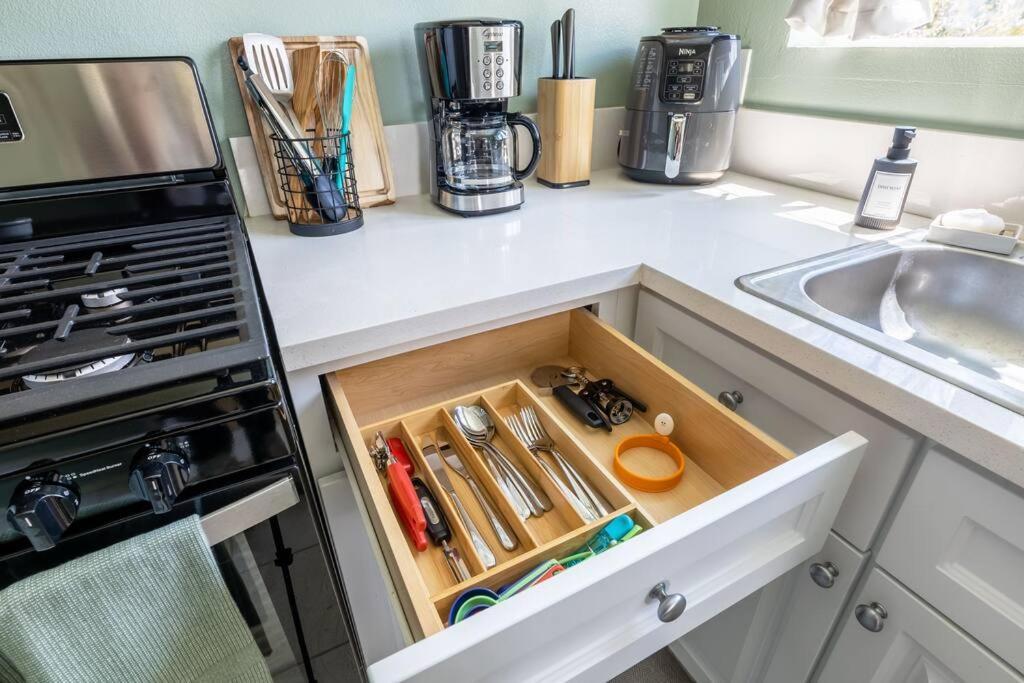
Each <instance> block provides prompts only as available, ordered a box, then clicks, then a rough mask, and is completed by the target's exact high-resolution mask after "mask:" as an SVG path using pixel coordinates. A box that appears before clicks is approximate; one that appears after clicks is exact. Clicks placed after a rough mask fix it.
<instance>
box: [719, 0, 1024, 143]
mask: <svg viewBox="0 0 1024 683" xmlns="http://www.w3.org/2000/svg"><path fill="white" fill-rule="evenodd" d="M790 4H791V0H703V1H702V2H701V3H700V13H699V21H700V22H701V23H709V24H716V25H718V26H721V27H722V28H723V29H725V30H728V31H731V32H734V33H739V34H740V35H741V36H742V39H743V43H744V45H745V47H751V48H753V50H754V55H753V60H752V62H751V72H750V81H749V83H748V87H747V97H746V105H747V106H750V107H758V108H763V109H776V110H782V111H793V112H798V113H806V114H815V115H822V116H834V117H842V118H854V119H862V120H870V121H878V122H888V123H907V124H917V125H921V126H928V127H933V128H947V129H952V130H961V131H967V132H976V133H990V134H995V135H1007V136H1012V137H1024V47H1020V48H961V47H955V48H950V47H932V48H820V49H819V48H799V49H796V48H787V47H786V40H787V36H788V27H787V25H786V23H785V22H784V21H783V17H784V16H785V14H786V11H787V9H788V8H789V5H790Z"/></svg>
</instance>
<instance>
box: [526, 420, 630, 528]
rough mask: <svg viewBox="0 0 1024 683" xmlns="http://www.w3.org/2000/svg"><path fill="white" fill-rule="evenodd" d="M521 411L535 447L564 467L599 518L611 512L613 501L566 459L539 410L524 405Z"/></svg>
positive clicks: (579, 493) (567, 476) (573, 485)
mask: <svg viewBox="0 0 1024 683" xmlns="http://www.w3.org/2000/svg"><path fill="white" fill-rule="evenodd" d="M519 413H520V415H521V416H522V418H523V424H524V426H525V427H526V430H527V433H528V434H529V436H530V437H531V438H532V439H533V444H534V447H535V448H537V449H538V450H542V451H547V452H548V453H550V454H551V455H552V457H553V458H554V459H555V460H556V461H557V462H558V464H559V466H560V467H561V468H562V471H563V472H565V476H566V478H567V479H568V480H569V485H570V486H572V488H573V490H574V491H576V492H577V495H579V496H580V498H581V499H582V500H583V501H584V502H585V503H589V504H590V507H592V508H593V510H594V512H595V513H596V514H597V516H598V518H601V517H604V516H606V515H608V514H610V513H611V503H609V502H608V501H607V500H606V499H605V498H604V496H602V495H601V494H600V492H598V491H597V490H596V489H595V488H594V487H593V486H591V485H590V484H589V483H588V482H587V480H586V479H585V478H584V477H583V475H582V474H580V472H579V471H578V470H577V469H576V468H575V467H573V466H572V463H570V462H569V461H568V460H566V459H565V456H564V455H562V453H561V452H560V451H559V450H558V448H557V447H556V446H555V442H554V440H552V438H551V437H550V436H548V433H547V430H545V429H544V424H543V423H542V422H541V421H540V418H538V417H537V411H535V410H534V408H533V406H524V407H523V409H522V410H520V411H519Z"/></svg>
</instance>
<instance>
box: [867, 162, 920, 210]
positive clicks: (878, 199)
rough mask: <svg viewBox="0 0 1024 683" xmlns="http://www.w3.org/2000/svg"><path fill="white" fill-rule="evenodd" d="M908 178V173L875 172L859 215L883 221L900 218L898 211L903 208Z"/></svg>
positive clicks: (908, 184)
mask: <svg viewBox="0 0 1024 683" xmlns="http://www.w3.org/2000/svg"><path fill="white" fill-rule="evenodd" d="M910 178H911V174H910V173H886V172H885V171H875V175H874V177H873V178H872V179H871V189H869V190H868V198H867V200H866V201H865V202H864V210H863V211H862V212H861V213H862V214H863V215H864V216H867V217H868V218H877V219H879V220H883V221H894V220H897V219H898V218H899V217H900V209H901V208H903V196H904V195H906V194H907V188H909V187H910Z"/></svg>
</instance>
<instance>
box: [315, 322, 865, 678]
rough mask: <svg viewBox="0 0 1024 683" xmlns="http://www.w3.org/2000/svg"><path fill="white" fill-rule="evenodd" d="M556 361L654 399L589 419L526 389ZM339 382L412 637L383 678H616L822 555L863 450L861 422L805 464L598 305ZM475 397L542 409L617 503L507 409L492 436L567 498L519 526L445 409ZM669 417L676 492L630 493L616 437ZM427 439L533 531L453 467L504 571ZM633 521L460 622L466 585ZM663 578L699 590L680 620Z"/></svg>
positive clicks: (353, 447) (352, 445) (337, 400)
mask: <svg viewBox="0 0 1024 683" xmlns="http://www.w3.org/2000/svg"><path fill="white" fill-rule="evenodd" d="M546 364H559V365H582V366H584V367H586V368H587V369H588V371H589V373H590V374H591V375H592V376H594V377H610V378H612V379H613V380H614V381H615V383H616V384H617V385H618V386H620V387H621V388H622V389H624V390H625V391H626V392H628V393H630V394H632V395H633V396H636V397H637V398H639V399H641V400H643V401H645V402H647V403H648V405H649V409H648V411H647V412H646V413H645V414H643V415H640V414H639V413H636V414H634V417H633V418H632V419H631V420H630V421H629V422H627V423H626V424H624V425H620V426H617V427H616V428H615V430H614V432H613V433H612V434H608V433H606V432H604V431H601V430H593V429H590V428H588V427H585V426H583V425H582V424H581V423H580V422H578V421H577V420H576V419H575V418H574V417H573V416H572V414H571V413H569V412H568V411H567V410H566V409H565V408H564V407H563V406H562V405H561V404H560V403H559V402H558V401H557V400H555V399H554V398H553V397H552V396H550V395H547V396H544V395H541V391H540V390H539V389H537V388H536V387H535V386H534V385H533V384H532V383H531V382H530V380H529V376H530V372H531V371H532V370H533V368H535V367H538V366H540V365H546ZM327 380H328V391H329V393H330V395H331V396H330V399H332V400H333V403H334V407H335V410H336V414H337V418H338V422H339V424H340V429H341V431H342V436H343V440H344V441H345V446H346V449H347V452H348V458H349V467H350V472H351V474H352V476H350V477H349V478H350V480H352V481H354V482H355V484H356V485H357V488H358V491H357V493H358V495H360V496H362V498H363V501H364V503H365V506H366V509H367V511H368V514H369V517H370V521H371V523H372V526H373V529H372V530H371V534H372V535H374V536H375V537H376V539H377V540H378V542H379V543H380V546H381V551H382V555H383V557H384V558H385V560H386V563H387V572H388V573H389V574H390V577H391V579H392V581H393V583H394V586H395V590H396V593H397V595H398V596H399V598H400V601H401V603H402V609H403V611H404V617H405V621H406V622H407V623H408V625H409V629H410V632H411V633H412V634H413V637H414V639H415V640H416V642H414V643H413V644H411V645H409V646H408V647H406V648H405V649H403V650H401V651H400V652H397V653H395V654H394V655H392V656H390V657H387V658H385V659H384V660H382V661H379V662H377V663H375V664H373V665H371V666H370V667H369V669H368V673H369V676H370V678H371V679H372V680H375V681H377V680H379V681H393V680H405V679H410V678H416V680H418V681H419V680H423V681H444V682H448V681H468V680H484V679H486V680H489V681H491V680H509V681H524V680H545V681H552V680H566V679H573V678H586V679H599V680H605V679H606V678H608V677H609V676H610V675H614V674H615V673H617V672H618V671H620V670H622V669H623V668H625V667H627V666H629V665H630V664H631V663H633V662H635V661H638V660H640V659H642V658H643V657H646V656H648V655H650V654H651V653H653V652H654V651H656V650H658V649H660V648H662V647H664V646H666V645H667V644H668V643H670V642H672V641H673V640H675V639H677V638H679V637H680V636H682V635H683V634H685V633H687V632H688V631H689V630H691V629H693V628H694V627H696V626H698V625H700V624H701V623H703V622H704V621H706V620H707V619H709V618H711V617H712V616H714V615H716V614H718V613H719V612H721V611H723V610H724V609H725V608H727V607H729V606H730V605H732V604H733V603H735V602H736V601H738V600H739V599H741V598H743V597H744V596H746V595H748V594H750V593H751V592H753V591H754V590H756V589H758V588H760V587H761V586H763V585H765V584H767V583H768V582H770V581H771V580H773V579H774V578H776V577H778V576H780V575H781V574H783V573H784V572H786V571H787V570H789V569H791V568H792V567H794V566H796V565H797V564H799V563H800V562H802V561H804V560H805V559H807V558H808V557H810V556H811V555H813V554H814V553H816V552H818V550H819V549H820V548H821V546H822V544H823V542H824V540H825V537H826V534H827V533H828V530H829V528H830V526H831V524H832V520H833V519H834V517H835V515H836V511H837V510H838V508H839V505H840V503H841V502H842V500H843V497H844V495H845V494H846V490H847V487H848V486H849V483H850V480H851V478H852V477H853V474H854V472H855V471H856V469H857V466H858V464H859V462H860V457H861V454H862V451H863V449H864V444H865V441H864V440H863V439H862V438H861V437H860V436H858V435H857V434H854V433H852V432H851V433H847V434H845V435H843V436H840V437H838V438H836V439H834V440H832V441H830V442H828V443H826V444H824V445H822V446H820V447H818V448H815V449H814V450H811V451H809V452H807V453H804V454H801V455H800V456H799V457H794V454H793V453H792V452H790V451H788V450H787V449H786V448H785V447H783V446H782V445H781V444H779V443H778V442H776V441H774V440H773V439H771V437H769V436H767V435H765V434H764V433H762V432H761V431H759V430H758V429H756V428H755V427H753V426H751V425H750V424H748V423H746V422H745V421H744V420H743V419H742V418H740V417H738V416H737V415H736V414H735V413H733V412H731V411H729V410H726V409H725V408H724V407H723V406H721V405H719V404H718V403H717V402H716V401H715V400H714V399H713V398H712V397H710V396H709V395H707V394H706V393H705V392H704V391H702V390H701V389H699V388H698V387H697V386H695V385H694V384H692V383H691V382H689V381H688V380H687V379H686V378H685V377H683V376H681V375H680V374H679V373H677V372H675V371H673V370H672V369H670V368H669V367H667V366H666V365H664V364H662V363H661V362H660V361H658V360H657V359H656V358H654V357H653V356H651V355H650V354H648V353H647V352H645V351H644V350H643V349H641V348H640V347H639V346H637V345H636V344H634V343H633V342H632V341H630V340H629V339H627V338H625V337H624V336H622V335H621V334H619V333H618V332H617V331H615V330H614V329H612V328H611V327H610V326H608V325H607V324H605V323H604V322H603V321H601V320H599V319H598V318H597V317H596V316H594V315H593V314H592V313H590V312H589V311H586V310H574V311H569V312H565V313H559V314H556V315H552V316H547V317H543V318H538V319H535V320H531V321H528V322H524V323H519V324H516V325H512V326H509V327H505V328H500V329H496V330H493V331H489V332H484V333H480V334H476V335H473V336H469V337H465V338H462V339H457V340H454V341H450V342H446V343H443V344H439V345H437V346H433V347H428V348H424V349H419V350H416V351H411V352H408V353H404V354H401V355H397V356H393V357H390V358H385V359H382V360H379V361H374V362H371V363H367V364H364V365H360V366H355V367H352V368H347V369H345V370H340V371H338V372H336V373H334V374H332V375H330V376H329V377H328V378H327ZM468 403H475V404H477V405H481V406H483V407H484V408H485V409H487V410H488V412H490V413H491V415H492V417H493V418H500V417H502V416H503V415H506V414H508V413H509V412H510V411H511V410H514V409H515V408H517V407H519V406H522V405H524V404H532V405H535V406H536V407H537V409H538V411H539V413H540V415H541V421H542V422H543V423H544V425H545V427H546V428H547V431H548V432H549V434H550V435H551V437H552V438H553V439H554V440H555V442H556V443H557V444H558V446H559V447H560V448H561V450H562V452H563V453H564V454H565V456H566V457H567V458H568V459H569V460H570V461H571V462H572V463H573V464H574V465H575V466H576V467H577V469H579V470H580V471H581V472H583V473H584V475H585V476H586V477H587V478H588V479H589V481H590V482H591V483H592V484H593V485H594V486H595V487H596V488H598V489H599V490H600V491H601V493H602V494H603V495H604V497H605V498H606V499H607V500H608V502H609V503H610V504H611V506H612V507H614V508H616V510H615V512H613V513H612V514H611V515H609V516H608V517H606V518H605V519H604V520H602V521H597V522H590V523H587V522H585V521H584V519H583V518H582V517H581V516H580V515H579V514H578V513H576V512H575V510H574V509H573V508H572V507H571V506H570V505H568V504H567V503H566V502H565V499H564V498H561V497H560V496H559V494H558V490H557V489H556V488H555V487H553V486H550V481H549V480H548V479H546V478H545V477H544V475H543V473H542V472H540V471H539V469H538V468H537V467H536V465H533V463H532V461H531V460H530V456H529V454H528V452H527V451H526V450H525V449H524V448H522V447H521V445H520V444H519V442H518V441H516V439H515V438H514V436H513V435H512V434H511V433H510V432H509V431H508V429H506V428H505V425H504V423H503V422H502V421H501V420H500V419H495V422H496V424H497V427H498V433H497V436H496V443H497V444H498V445H499V447H500V448H501V449H502V450H503V451H505V452H506V453H508V454H510V456H513V457H514V459H515V460H516V461H517V462H518V463H519V464H520V465H521V466H522V467H523V468H524V469H527V470H529V471H530V473H531V474H534V475H535V479H536V480H537V481H538V482H540V484H541V485H542V486H543V487H544V489H545V491H546V492H548V493H549V495H550V497H551V499H552V502H553V503H554V509H553V510H551V511H550V512H548V513H546V514H545V515H543V516H541V517H539V518H530V519H529V520H528V521H526V522H523V521H521V520H520V519H519V518H518V517H517V516H516V515H515V514H514V512H513V511H512V510H511V508H510V507H509V506H508V504H507V502H506V501H505V500H504V497H502V496H501V495H499V491H498V488H497V484H496V483H495V480H494V479H493V477H491V476H490V475H489V473H488V471H487V468H486V467H485V466H484V464H483V461H482V460H481V459H480V458H479V456H478V455H477V454H476V451H475V450H474V449H473V448H472V447H471V446H470V444H469V443H468V442H467V441H465V439H464V438H463V437H462V436H461V434H459V432H458V430H457V428H456V427H455V425H454V423H453V422H452V421H451V417H450V415H449V412H448V411H449V410H450V409H451V408H452V407H453V406H455V405H459V404H468ZM660 412H666V413H669V414H670V415H671V416H672V417H673V418H674V420H675V430H674V432H673V433H672V440H673V441H674V442H675V443H676V444H677V445H678V446H679V447H680V448H681V449H682V451H683V452H684V453H685V454H686V457H687V463H686V470H685V472H684V475H683V479H682V481H681V482H680V484H679V485H678V486H677V487H675V488H674V489H672V490H669V491H667V492H664V493H644V492H641V491H637V490H634V489H631V488H627V487H626V486H624V485H623V484H621V483H620V482H619V481H618V479H616V478H615V476H614V475H613V474H612V465H611V462H612V457H613V453H614V448H615V444H616V443H617V442H618V441H619V440H620V439H621V438H623V437H624V436H627V435H631V434H639V433H652V432H653V431H654V430H653V428H652V427H651V426H650V421H651V420H653V418H654V416H655V415H657V414H658V413H660ZM377 430H381V431H383V432H384V433H385V435H386V436H402V437H403V440H404V441H405V443H406V445H407V446H409V447H410V451H411V453H410V455H411V456H412V459H413V461H414V464H415V466H416V476H419V477H420V478H422V479H423V480H424V481H425V482H426V483H427V484H428V485H429V486H430V487H431V489H432V490H433V493H434V495H435V497H437V499H438V502H439V504H441V506H442V508H444V509H445V511H446V512H447V517H448V519H449V521H450V522H451V523H452V526H453V527H454V528H453V532H454V534H455V545H456V546H457V547H458V548H459V550H460V552H461V553H462V555H463V557H464V558H465V559H466V561H467V564H468V565H469V570H470V572H471V573H472V578H471V579H470V580H468V581H464V582H462V583H459V584H457V583H456V581H455V580H454V578H453V577H452V575H451V573H450V572H449V570H448V568H447V566H446V564H445V561H444V558H443V555H442V553H441V551H440V550H438V549H436V548H434V547H430V548H428V550H427V551H425V552H422V553H418V552H416V550H415V548H414V547H413V546H412V545H411V543H410V542H409V541H408V540H407V538H406V536H405V534H404V533H403V531H402V527H401V524H400V522H399V520H398V518H397V516H396V514H395V512H394V510H393V508H392V506H391V504H390V501H389V499H388V494H387V490H386V483H385V480H384V479H383V478H382V477H381V475H380V474H379V473H378V472H377V470H376V469H375V468H374V465H373V462H372V458H371V457H370V455H369V452H368V448H367V445H368V443H369V442H370V440H371V438H372V437H373V434H374V433H375V432H376V431H377ZM426 435H431V437H432V438H434V439H437V438H438V436H440V437H441V438H443V439H445V440H448V441H450V442H451V443H452V445H453V447H454V448H455V449H456V451H457V452H458V453H459V455H460V457H461V458H462V459H463V460H464V461H466V462H467V465H469V466H470V468H471V469H472V470H473V471H474V472H475V473H476V475H477V479H478V480H479V481H480V482H481V485H482V486H483V488H485V489H486V490H487V492H488V493H490V494H491V495H490V497H491V499H492V500H493V501H494V503H495V504H496V506H497V507H498V508H499V509H501V510H502V512H503V513H504V517H505V518H506V519H507V520H508V521H509V524H510V526H511V527H512V528H513V530H514V531H515V533H516V535H517V537H518V538H519V540H520V543H519V546H518V547H517V548H515V549H514V550H512V551H505V550H504V549H503V548H502V547H501V546H500V545H499V544H498V542H497V541H496V540H494V539H495V537H494V534H493V533H491V529H490V528H489V527H488V525H487V524H486V521H485V518H484V517H483V515H482V514H481V509H480V508H479V507H478V506H477V505H476V504H475V501H473V500H472V496H470V495H469V494H468V489H466V488H465V485H464V482H462V481H461V480H460V478H459V477H457V476H456V475H455V473H454V472H452V471H450V470H449V475H450V478H451V479H452V481H453V484H454V485H455V486H456V488H457V489H458V490H459V491H460V493H463V494H464V495H461V496H460V497H461V498H462V500H463V501H464V502H466V506H467V507H468V508H470V516H471V517H472V518H473V519H474V520H475V521H476V523H477V526H478V527H479V528H480V530H481V532H482V534H483V535H484V536H485V538H486V539H487V540H488V543H489V545H490V546H491V547H492V548H493V549H494V551H495V555H496V560H497V564H496V566H494V567H493V568H490V569H487V568H485V567H484V566H483V564H482V562H481V559H480V556H479V555H478V554H477V553H476V552H475V551H474V549H473V546H472V544H471V543H470V542H469V539H468V535H467V532H466V529H465V527H464V526H463V525H462V523H461V522H460V521H458V517H457V515H456V514H455V513H454V511H453V509H452V507H451V504H450V501H448V499H447V497H446V496H444V495H443V492H442V491H441V489H440V488H439V487H438V484H437V481H436V479H435V478H434V477H433V475H432V474H430V471H429V468H428V467H426V466H425V463H424V461H423V454H422V451H421V449H420V445H421V443H422V440H423V438H424V436H426ZM631 457H632V456H631ZM655 460H656V458H651V459H650V462H652V463H653V462H654V461H655ZM643 465H644V460H643V459H638V460H635V461H634V462H632V463H631V466H633V467H635V468H636V469H641V468H642V467H643ZM649 473H650V474H658V473H659V472H655V471H653V470H652V471H650V472H649ZM619 514H627V515H629V516H630V517H631V518H632V519H633V520H634V521H635V522H636V523H637V524H639V525H641V526H642V527H643V528H644V531H643V532H641V533H640V534H638V535H636V536H634V537H633V538H630V539H629V540H627V541H625V542H623V543H620V544H618V545H616V546H614V547H612V548H610V549H609V550H607V551H605V552H604V553H602V554H600V555H598V556H596V557H593V558H591V559H588V560H586V561H584V562H582V563H581V564H578V565H576V566H573V567H571V568H569V569H567V570H566V571H564V572H562V573H561V574H558V575H556V576H555V577H553V578H552V579H551V580H548V581H545V582H543V583H540V584H537V585H535V586H533V587H531V588H529V589H527V590H525V591H523V592H521V593H518V594H517V595H515V596H513V597H512V598H510V599H509V600H507V601H504V602H501V603H499V604H498V605H496V606H494V607H491V608H489V609H486V610H484V611H482V612H479V613H477V614H474V615H473V616H472V617H470V618H469V619H467V620H466V621H463V622H461V623H458V624H455V625H453V626H448V625H447V624H446V622H447V616H448V610H449V608H450V606H451V604H452V602H453V601H454V599H455V598H456V597H457V596H458V595H459V594H460V593H462V592H463V591H464V590H466V589H468V588H471V587H475V586H483V587H487V588H490V589H492V590H497V589H498V588H499V587H501V586H503V585H505V584H507V583H509V582H510V581H511V580H513V579H515V578H517V577H519V576H521V575H523V574H524V573H526V572H527V571H528V570H530V569H532V568H533V567H535V566H537V565H538V564H540V563H541V562H543V561H545V560H549V559H558V558H564V557H565V556H566V555H568V554H570V553H571V552H572V551H574V550H576V549H578V548H580V547H581V546H583V545H584V544H585V543H586V542H587V540H588V539H589V538H591V537H592V536H593V535H594V534H595V533H597V531H599V530H600V529H601V528H602V527H603V526H604V525H605V524H607V522H608V521H609V520H610V519H611V518H612V516H613V515H619ZM660 582H666V583H667V584H668V593H670V594H674V593H678V594H681V595H682V596H684V597H685V599H686V608H685V610H683V611H682V614H681V615H679V616H677V617H676V618H675V619H674V620H673V621H669V622H663V621H661V620H660V619H659V615H658V601H657V600H656V599H655V600H652V599H650V598H649V596H648V594H649V593H650V591H651V589H652V588H653V587H654V586H655V585H656V584H659V583H660ZM348 589H349V590H350V591H351V590H358V589H359V588H358V586H348Z"/></svg>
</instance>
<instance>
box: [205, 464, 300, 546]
mask: <svg viewBox="0 0 1024 683" xmlns="http://www.w3.org/2000/svg"><path fill="white" fill-rule="evenodd" d="M298 502H299V491H298V489H297V488H296V487H295V480H294V479H293V478H292V477H291V476H287V477H284V478H282V479H279V480H277V481H276V482H274V483H273V484H271V485H270V486H267V487H265V488H262V489H260V490H259V491H256V492H255V493H251V494H249V495H248V496H246V497H245V498H240V499H238V500H236V501H235V502H234V503H231V504H230V505H225V506H224V507H222V508H221V509H219V510H217V511H215V512H211V513H210V514H208V515H203V518H202V519H201V520H200V522H201V524H202V527H203V534H205V535H206V542H207V544H208V545H211V546H214V545H217V544H218V543H220V542H221V541H226V540H227V539H229V538H231V537H232V536H236V535H238V534H240V533H242V532H243V531H246V530H248V529H251V528H252V527H254V526H256V525H257V524H261V523H262V522H265V521H267V520H268V519H270V518H271V517H273V516H274V515H276V514H279V513H281V512H284V511H285V510H287V509H288V508H290V507H291V506H293V505H295V504H296V503H298Z"/></svg>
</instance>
